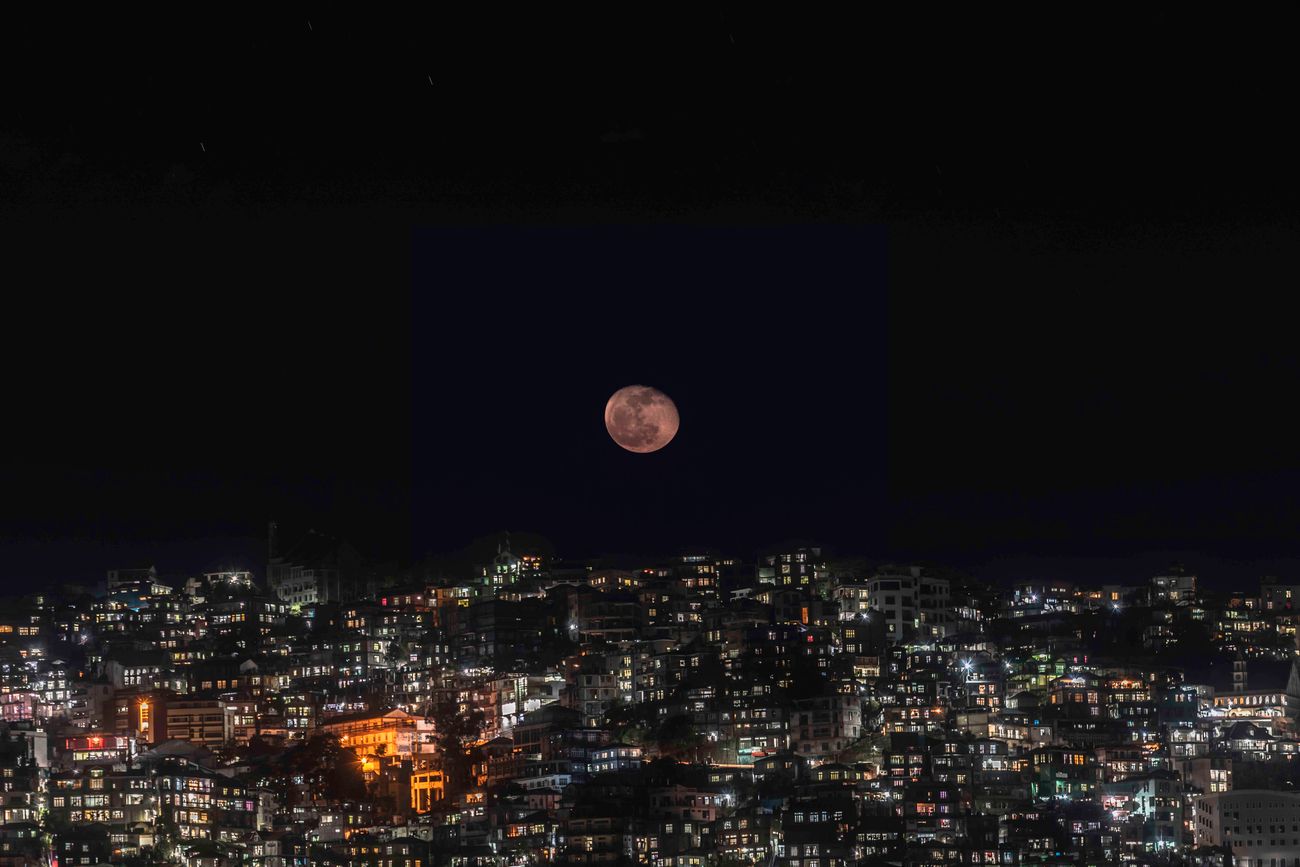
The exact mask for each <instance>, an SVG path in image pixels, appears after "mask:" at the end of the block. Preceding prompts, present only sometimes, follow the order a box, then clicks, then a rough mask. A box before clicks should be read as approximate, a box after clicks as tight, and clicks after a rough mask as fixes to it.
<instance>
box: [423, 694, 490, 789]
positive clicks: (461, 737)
mask: <svg viewBox="0 0 1300 867" xmlns="http://www.w3.org/2000/svg"><path fill="white" fill-rule="evenodd" d="M483 722H484V720H483V712H482V711H480V710H479V709H477V708H474V707H471V708H468V709H466V710H462V709H461V706H460V703H459V702H456V701H453V700H451V699H450V698H444V699H443V700H441V701H439V702H438V703H437V704H436V705H435V706H434V708H433V726H434V741H435V743H436V744H437V746H438V755H439V757H440V759H441V762H442V774H443V779H444V785H445V786H446V789H447V794H448V795H451V794H452V793H453V792H457V791H464V789H465V788H469V787H470V785H469V784H470V782H471V781H470V779H469V777H470V770H471V769H472V767H473V765H474V761H475V758H476V754H477V752H478V750H477V742H478V740H479V737H480V736H481V735H482V732H483Z"/></svg>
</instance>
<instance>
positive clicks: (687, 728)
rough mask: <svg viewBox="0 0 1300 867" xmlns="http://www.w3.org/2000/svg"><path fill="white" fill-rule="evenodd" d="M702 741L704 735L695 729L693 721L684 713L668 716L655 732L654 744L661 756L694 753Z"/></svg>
mask: <svg viewBox="0 0 1300 867" xmlns="http://www.w3.org/2000/svg"><path fill="white" fill-rule="evenodd" d="M703 743H704V735H702V734H700V732H698V731H696V729H695V723H694V722H693V721H692V720H691V718H690V717H689V716H687V715H686V714H677V715H676V716H670V717H669V718H668V719H666V720H664V724H663V725H662V726H660V727H659V731H658V732H656V733H655V744H656V746H658V747H659V753H660V755H663V756H673V757H677V756H682V755H686V754H688V753H689V754H691V755H694V753H695V752H696V751H697V750H698V749H699V748H700V746H701V745H702V744H703Z"/></svg>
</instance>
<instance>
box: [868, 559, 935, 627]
mask: <svg viewBox="0 0 1300 867" xmlns="http://www.w3.org/2000/svg"><path fill="white" fill-rule="evenodd" d="M859 604H860V603H859ZM867 607H868V608H869V609H875V610H876V611H878V612H880V616H881V617H882V618H883V619H884V623H885V637H886V639H888V640H889V641H905V640H907V639H910V638H913V637H915V638H920V639H923V640H926V639H934V638H943V637H944V636H946V635H947V634H948V632H949V631H950V630H951V628H952V625H953V623H954V622H955V618H954V617H953V614H952V597H951V588H950V586H949V583H948V579H946V578H938V577H935V576H933V575H930V574H928V573H927V572H926V571H925V570H924V569H923V568H921V567H920V566H908V567H904V568H899V567H894V566H886V567H884V568H883V569H882V570H881V571H880V572H878V573H877V574H876V575H873V576H872V577H871V578H870V580H868V582H867Z"/></svg>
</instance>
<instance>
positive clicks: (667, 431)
mask: <svg viewBox="0 0 1300 867" xmlns="http://www.w3.org/2000/svg"><path fill="white" fill-rule="evenodd" d="M680 421H681V420H680V419H679V418H678V416H677V406H676V404H674V403H673V402H672V399H671V398H669V397H668V395H666V394H664V393H663V392H662V391H660V390H659V389H657V388H651V387H650V386H648V385H628V386H624V387H623V388H620V389H619V390H618V391H616V392H614V394H613V395H612V396H611V397H610V399H609V401H608V402H607V403H606V404H605V429H606V430H608V431H609V435H610V436H611V437H613V439H614V442H616V443H618V444H619V445H621V446H622V447H623V448H625V449H627V450H628V451H630V452H637V453H640V454H645V453H647V452H657V451H659V450H660V449H661V448H663V447H664V446H666V445H668V443H670V442H672V439H673V437H675V436H677V427H678V425H679V424H680Z"/></svg>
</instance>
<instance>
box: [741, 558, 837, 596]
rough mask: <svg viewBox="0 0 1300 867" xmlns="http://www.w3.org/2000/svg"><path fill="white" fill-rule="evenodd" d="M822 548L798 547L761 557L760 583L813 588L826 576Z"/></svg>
mask: <svg viewBox="0 0 1300 867" xmlns="http://www.w3.org/2000/svg"><path fill="white" fill-rule="evenodd" d="M826 574H827V569H826V561H825V560H823V559H822V549H821V548H796V549H794V550H792V551H781V552H778V553H775V554H766V555H764V556H763V557H760V558H759V562H758V583H760V584H775V585H776V586H777V587H800V588H807V589H809V590H811V589H812V588H813V587H814V586H816V584H817V582H818V581H821V580H823V579H824V578H825V577H826Z"/></svg>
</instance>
